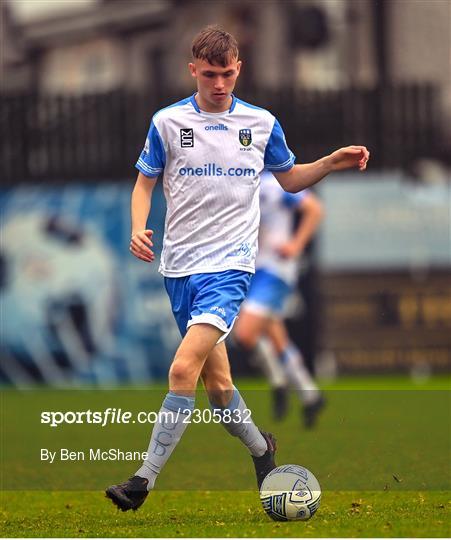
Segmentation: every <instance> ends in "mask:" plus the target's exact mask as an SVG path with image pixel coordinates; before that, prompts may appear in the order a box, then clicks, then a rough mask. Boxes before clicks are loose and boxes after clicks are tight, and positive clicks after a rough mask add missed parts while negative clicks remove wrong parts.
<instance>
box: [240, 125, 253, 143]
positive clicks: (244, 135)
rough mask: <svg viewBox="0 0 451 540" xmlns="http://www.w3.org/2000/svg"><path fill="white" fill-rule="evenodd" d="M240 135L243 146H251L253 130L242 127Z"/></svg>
mask: <svg viewBox="0 0 451 540" xmlns="http://www.w3.org/2000/svg"><path fill="white" fill-rule="evenodd" d="M239 137H240V143H241V144H242V145H243V146H250V145H251V144H252V131H251V130H250V129H240V132H239Z"/></svg>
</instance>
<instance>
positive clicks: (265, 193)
mask: <svg viewBox="0 0 451 540" xmlns="http://www.w3.org/2000/svg"><path fill="white" fill-rule="evenodd" d="M307 193H308V191H307V190H304V191H301V192H300V193H287V192H286V191H284V190H283V189H282V188H281V186H280V184H279V182H277V180H276V179H275V178H274V176H273V175H272V174H271V173H268V172H266V171H265V172H264V173H263V174H262V176H261V187H260V210H261V223H260V232H259V237H258V243H259V247H258V255H257V261H256V267H257V270H258V269H260V268H261V269H263V268H264V269H265V270H268V271H269V272H271V273H272V274H274V275H276V276H277V277H279V278H280V279H282V280H283V281H285V283H288V284H289V285H293V284H294V283H295V281H296V278H297V271H298V260H297V258H294V259H293V258H290V259H288V258H283V257H281V256H280V255H279V254H278V251H277V250H278V248H279V247H280V246H281V245H282V244H285V243H286V242H288V241H289V240H290V239H291V237H292V236H293V226H294V217H295V214H296V210H298V209H299V205H300V202H301V201H302V199H303V198H304V197H305V195H306V194H307Z"/></svg>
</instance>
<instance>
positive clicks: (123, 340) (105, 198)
mask: <svg viewBox="0 0 451 540" xmlns="http://www.w3.org/2000/svg"><path fill="white" fill-rule="evenodd" d="M130 189H131V187H130V185H129V184H128V182H124V184H113V185H106V184H93V185H87V184H85V185H77V184H72V185H68V186H59V187H42V186H41V187H33V186H31V185H28V186H22V187H19V188H11V189H9V190H5V191H3V192H2V193H1V196H0V212H1V215H2V246H1V305H2V312H3V316H2V339H1V351H0V380H1V381H2V382H12V383H13V384H16V385H20V384H26V383H30V382H33V381H43V382H47V383H51V384H57V385H71V384H76V383H78V382H82V381H84V382H92V383H101V384H114V383H117V382H119V381H121V382H131V383H140V382H143V381H148V380H152V379H154V378H158V377H162V376H165V375H166V372H167V368H168V365H169V360H170V357H171V354H172V353H173V351H174V349H175V346H176V345H177V343H178V340H179V337H178V331H177V329H176V327H175V325H174V323H173V319H172V314H171V312H170V307H169V303H168V301H167V298H166V293H165V291H164V290H163V287H162V278H161V276H160V275H159V274H158V272H157V265H156V264H154V265H147V264H144V263H142V262H141V261H138V260H137V259H135V258H134V257H132V256H131V255H130V254H129V251H128V243H129V233H130V226H129V204H130ZM164 211H165V206H164V199H163V197H162V194H161V193H160V192H157V196H156V198H155V201H154V204H153V218H154V220H156V221H157V222H162V220H163V215H164ZM155 232H156V244H157V245H158V244H161V232H162V227H161V226H159V227H156V231H155Z"/></svg>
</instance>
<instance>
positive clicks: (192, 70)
mask: <svg viewBox="0 0 451 540" xmlns="http://www.w3.org/2000/svg"><path fill="white" fill-rule="evenodd" d="M188 68H189V71H190V73H191V77H196V76H197V73H196V65H195V64H193V63H192V62H190V63H189V64H188Z"/></svg>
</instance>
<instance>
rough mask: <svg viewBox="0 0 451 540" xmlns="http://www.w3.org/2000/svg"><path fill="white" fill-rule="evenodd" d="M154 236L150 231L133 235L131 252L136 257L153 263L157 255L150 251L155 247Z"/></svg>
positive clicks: (146, 230)
mask: <svg viewBox="0 0 451 540" xmlns="http://www.w3.org/2000/svg"><path fill="white" fill-rule="evenodd" d="M152 235H153V231H151V230H150V229H145V230H143V231H138V232H135V233H132V237H131V240H130V251H131V252H132V253H133V255H134V256H135V257H138V259H141V260H143V261H146V262H153V261H154V260H155V254H154V252H153V251H152V250H151V249H150V248H151V247H152V246H153V243H152Z"/></svg>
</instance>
